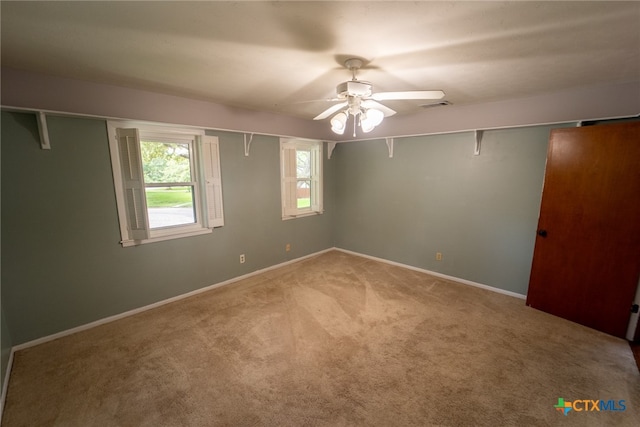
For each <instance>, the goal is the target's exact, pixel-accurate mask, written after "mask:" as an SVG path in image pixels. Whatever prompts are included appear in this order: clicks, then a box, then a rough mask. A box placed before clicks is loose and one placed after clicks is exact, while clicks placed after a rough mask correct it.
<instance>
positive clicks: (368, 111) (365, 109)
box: [314, 58, 444, 137]
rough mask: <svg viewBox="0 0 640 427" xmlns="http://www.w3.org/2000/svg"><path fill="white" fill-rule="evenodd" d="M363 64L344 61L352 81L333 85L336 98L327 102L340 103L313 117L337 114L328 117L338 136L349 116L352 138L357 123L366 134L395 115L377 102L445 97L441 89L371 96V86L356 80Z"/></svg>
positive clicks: (319, 117)
mask: <svg viewBox="0 0 640 427" xmlns="http://www.w3.org/2000/svg"><path fill="white" fill-rule="evenodd" d="M362 64H363V62H362V60H361V59H358V58H351V59H347V60H346V61H345V63H344V65H345V67H346V68H348V69H349V70H351V75H352V77H351V80H349V81H346V82H343V83H340V84H339V85H338V86H336V94H337V98H335V99H330V100H329V101H333V102H335V101H340V102H339V103H338V104H334V105H332V106H331V107H329V108H327V109H326V110H324V111H323V112H322V113H320V114H318V115H317V116H316V117H314V120H323V119H326V118H327V117H329V116H331V115H332V114H333V113H335V112H338V113H337V114H336V115H334V116H333V117H332V118H331V130H332V131H333V132H334V133H336V134H338V135H342V134H344V131H345V129H346V128H347V121H348V120H349V116H350V115H352V116H353V136H354V137H355V136H356V126H357V125H358V124H359V125H360V129H361V130H362V132H364V133H368V132H371V131H372V130H373V129H374V128H375V127H376V126H378V125H379V124H380V123H382V120H384V118H385V117H388V116H392V115H394V114H396V112H395V111H394V110H392V109H391V108H389V107H387V106H385V105H383V104H381V103H379V102H377V101H391V100H407V99H409V100H416V99H442V98H444V92H443V91H441V90H414V91H404V92H378V93H373V85H372V84H371V83H369V82H366V81H362V80H358V79H357V77H356V72H357V71H358V69H359V68H360V67H362Z"/></svg>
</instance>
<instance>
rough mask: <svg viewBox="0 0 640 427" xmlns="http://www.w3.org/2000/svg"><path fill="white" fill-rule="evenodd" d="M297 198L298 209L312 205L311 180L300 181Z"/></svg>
mask: <svg viewBox="0 0 640 427" xmlns="http://www.w3.org/2000/svg"><path fill="white" fill-rule="evenodd" d="M296 199H297V201H298V209H300V208H308V207H310V206H311V180H305V181H298V188H297V189H296Z"/></svg>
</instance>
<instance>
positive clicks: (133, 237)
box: [107, 121, 224, 247]
mask: <svg viewBox="0 0 640 427" xmlns="http://www.w3.org/2000/svg"><path fill="white" fill-rule="evenodd" d="M107 132H108V135H109V150H110V153H111V166H112V169H113V182H114V188H115V193H116V205H117V209H118V220H119V223H120V235H121V241H120V243H121V244H122V246H124V247H128V246H135V245H140V244H145V243H152V242H158V241H163V240H168V239H176V238H182V237H189V236H197V235H201V234H207V233H211V232H212V229H213V228H214V227H221V226H223V225H224V210H223V206H222V179H221V176H220V151H219V141H218V138H217V137H215V136H209V135H205V134H204V130H201V129H196V128H188V127H187V128H177V127H171V126H163V125H158V124H149V123H144V122H130V121H125V122H121V121H108V122H107ZM147 137H152V138H153V139H156V140H160V141H168V142H179V143H187V144H189V146H190V156H189V157H190V162H191V173H192V177H191V179H192V180H193V181H192V183H193V191H194V193H193V194H194V197H193V198H194V205H195V206H194V212H195V216H196V219H195V223H190V224H185V225H175V226H169V227H162V228H153V229H152V228H150V227H149V218H148V210H147V207H146V196H145V183H144V177H143V173H142V159H141V156H140V140H141V139H146V138H147Z"/></svg>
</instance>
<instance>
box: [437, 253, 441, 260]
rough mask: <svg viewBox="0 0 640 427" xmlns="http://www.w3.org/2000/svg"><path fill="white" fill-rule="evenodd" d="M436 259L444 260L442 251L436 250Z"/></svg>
mask: <svg viewBox="0 0 640 427" xmlns="http://www.w3.org/2000/svg"><path fill="white" fill-rule="evenodd" d="M436 261H442V252H436Z"/></svg>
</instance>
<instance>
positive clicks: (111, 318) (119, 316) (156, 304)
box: [11, 248, 335, 355]
mask: <svg viewBox="0 0 640 427" xmlns="http://www.w3.org/2000/svg"><path fill="white" fill-rule="evenodd" d="M334 249H335V248H328V249H324V250H321V251H319V252H314V253H312V254H309V255H305V256H302V257H299V258H295V259H292V260H289V261H285V262H282V263H280V264H276V265H272V266H270V267H266V268H263V269H260V270H256V271H253V272H251V273H247V274H244V275H242V276H237V277H234V278H232V279H229V280H225V281H224V282H219V283H215V284H213V285H209V286H205V287H204V288H200V289H196V290H194V291H191V292H187V293H185V294H181V295H176V296H175V297H171V298H167V299H165V300H162V301H158V302H154V303H153V304H149V305H145V306H142V307H139V308H134V309H133V310H129V311H125V312H123V313H120V314H116V315H113V316H109V317H105V318H103V319H99V320H96V321H93V322H90V323H86V324H84V325H80V326H76V327H75V328H71V329H67V330H65V331H61V332H57V333H55V334H52V335H47V336H45V337H42V338H37V339H35V340H32V341H28V342H25V343H22V344H18V345H16V346H14V347H13V348H12V353H11V354H12V355H13V351H19V350H24V349H25V348H29V347H33V346H36V345H39V344H44V343H46V342H49V341H53V340H55V339H58V338H62V337H66V336H67V335H72V334H75V333H77V332H81V331H85V330H87V329H91V328H95V327H96V326H100V325H104V324H106V323H111V322H114V321H116V320H120V319H124V318H125V317H129V316H133V315H135V314H138V313H142V312H144V311H147V310H152V309H154V308H157V307H161V306H163V305H166V304H169V303H172V302H175V301H179V300H181V299H185V298H189V297H192V296H194V295H198V294H201V293H203V292H207V291H210V290H213V289H216V288H220V287H222V286H226V285H230V284H232V283H235V282H238V281H240V280H244V279H247V278H249V277H253V276H257V275H258V274H262V273H266V272H267V271H271V270H275V269H276V268H280V267H284V266H286V265H289V264H295V263H296V262H300V261H302V260H305V259H307V258H311V257H314V256H317V255H321V254H323V253H326V252H330V251H332V250H334Z"/></svg>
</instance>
